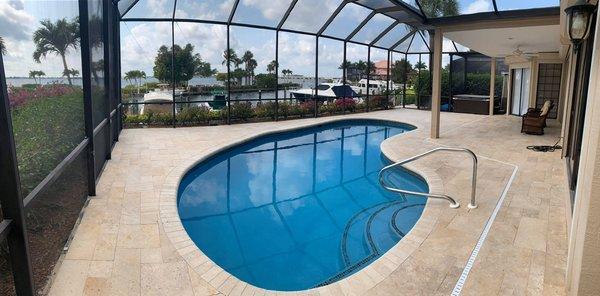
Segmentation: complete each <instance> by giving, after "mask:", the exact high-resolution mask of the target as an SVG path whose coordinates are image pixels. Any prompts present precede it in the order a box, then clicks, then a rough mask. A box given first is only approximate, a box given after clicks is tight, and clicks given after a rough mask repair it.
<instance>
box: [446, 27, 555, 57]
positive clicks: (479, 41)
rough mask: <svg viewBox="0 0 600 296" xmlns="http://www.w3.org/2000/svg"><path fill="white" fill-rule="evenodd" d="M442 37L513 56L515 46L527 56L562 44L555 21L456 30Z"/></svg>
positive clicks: (493, 54) (494, 54)
mask: <svg viewBox="0 0 600 296" xmlns="http://www.w3.org/2000/svg"><path fill="white" fill-rule="evenodd" d="M444 36H446V37H448V38H450V39H452V40H454V41H456V42H459V43H460V44H463V45H465V46H468V47H469V48H471V49H473V50H475V51H477V52H480V53H483V54H485V55H487V56H491V57H506V56H509V55H512V54H514V52H515V50H517V48H518V49H519V50H520V51H522V52H523V53H524V54H526V55H531V54H538V53H548V52H558V51H559V49H560V45H561V43H560V26H559V25H558V24H555V25H547V26H528V27H515V28H495V29H494V28H491V29H481V30H470V31H456V32H448V33H445V34H444ZM490 40H494V42H490Z"/></svg>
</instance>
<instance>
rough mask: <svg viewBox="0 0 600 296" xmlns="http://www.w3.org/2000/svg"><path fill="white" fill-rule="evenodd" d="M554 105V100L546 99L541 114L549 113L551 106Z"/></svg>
mask: <svg viewBox="0 0 600 296" xmlns="http://www.w3.org/2000/svg"><path fill="white" fill-rule="evenodd" d="M551 106H552V102H551V101H545V102H544V105H543V106H542V109H541V110H540V111H541V112H540V116H544V115H547V114H548V112H550V107H551Z"/></svg>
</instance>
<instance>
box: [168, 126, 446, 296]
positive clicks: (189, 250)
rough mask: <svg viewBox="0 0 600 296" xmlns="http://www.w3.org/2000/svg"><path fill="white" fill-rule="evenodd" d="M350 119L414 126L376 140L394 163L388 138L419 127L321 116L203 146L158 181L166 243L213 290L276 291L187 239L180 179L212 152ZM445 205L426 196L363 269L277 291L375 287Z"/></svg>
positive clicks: (439, 186)
mask: <svg viewBox="0 0 600 296" xmlns="http://www.w3.org/2000/svg"><path fill="white" fill-rule="evenodd" d="M352 120H375V121H387V122H392V123H394V124H404V125H409V126H412V127H414V128H415V129H413V130H411V131H407V132H405V133H402V134H399V135H396V136H393V137H390V138H388V139H386V140H385V141H384V142H382V143H381V151H382V153H383V155H384V156H385V157H386V158H388V159H390V160H392V161H398V160H400V159H398V157H397V156H395V155H394V153H393V151H392V147H390V146H391V145H386V142H387V143H389V140H390V139H393V138H396V137H403V136H404V137H406V136H407V135H409V134H410V133H412V132H414V131H416V130H418V127H417V125H414V124H410V123H407V122H402V121H397V120H388V119H385V120H382V119H378V118H369V117H349V118H331V119H327V120H322V121H319V122H306V123H301V124H299V125H297V126H293V127H275V128H272V129H270V130H265V131H261V132H257V133H255V134H252V135H248V136H247V137H243V138H240V139H238V140H236V141H232V142H231V143H227V144H224V145H217V146H215V147H212V148H211V149H208V150H206V151H204V152H202V153H198V154H196V155H194V156H191V157H188V158H186V159H184V160H181V163H180V164H178V165H176V166H175V167H174V168H173V169H171V171H170V172H169V173H168V175H167V177H166V178H165V180H164V182H163V186H162V188H161V190H160V194H159V219H160V221H161V223H162V227H163V230H164V232H165V234H166V236H167V237H168V239H169V241H170V242H171V244H172V245H173V247H174V248H175V250H176V251H177V253H178V254H179V255H180V256H181V257H182V258H183V259H184V261H186V263H187V264H188V266H189V267H190V268H192V269H193V270H194V271H196V272H197V273H198V275H199V276H200V277H201V278H202V279H203V280H205V281H206V282H207V283H208V284H209V285H211V286H212V287H213V288H214V289H215V290H216V291H218V292H220V293H222V294H224V295H229V294H237V295H242V292H244V295H246V293H248V292H249V291H250V292H251V293H248V295H253V294H255V292H256V291H258V292H263V293H264V294H269V293H273V294H274V293H276V292H280V291H271V290H265V289H263V288H259V287H256V286H253V285H251V284H248V283H246V282H244V281H242V280H239V279H237V278H236V277H235V276H233V275H231V274H229V273H228V272H227V271H226V270H224V269H222V268H221V267H220V266H219V265H217V264H216V263H214V262H213V261H212V260H211V259H210V258H208V257H207V256H206V255H205V254H204V253H203V252H202V251H201V250H200V249H199V248H198V247H197V246H196V245H195V243H194V242H193V241H192V239H191V238H190V237H189V235H188V234H187V232H186V231H185V229H184V227H183V224H182V222H181V219H180V217H179V212H178V207H177V199H178V189H179V185H180V182H181V180H182V179H183V178H184V177H185V175H186V174H187V173H188V171H189V170H190V169H193V168H194V167H195V166H196V165H198V164H199V163H200V162H202V161H205V160H207V159H209V158H211V157H213V156H215V155H216V154H217V153H220V152H222V151H224V150H227V149H229V148H232V147H235V146H237V145H240V144H244V143H247V142H249V141H252V140H254V139H256V138H259V137H263V136H268V135H272V134H277V133H285V132H291V131H295V130H299V129H304V128H310V127H315V126H319V125H323V124H329V123H335V122H339V121H352ZM406 168H407V169H409V170H410V171H412V172H413V173H415V174H417V175H418V176H420V177H421V178H423V179H424V180H425V181H426V182H427V184H428V186H429V190H430V192H442V191H443V183H442V180H441V178H440V177H439V175H438V174H437V173H436V172H435V171H434V170H431V169H429V168H427V167H424V166H422V165H419V164H417V163H412V164H410V165H408V166H406ZM444 205H445V204H444V203H443V202H442V201H440V200H434V199H428V200H427V203H426V205H425V208H424V209H423V212H422V214H421V217H420V218H419V220H418V221H417V223H416V224H415V225H414V226H413V228H412V229H411V230H410V231H409V232H408V233H407V234H406V236H405V237H404V238H403V239H401V240H400V241H399V242H398V243H397V244H396V245H394V246H393V247H392V248H390V249H389V250H388V251H387V252H385V253H384V254H383V255H382V256H381V257H379V258H378V259H376V260H375V261H373V262H372V263H371V264H369V265H367V266H366V267H364V268H362V269H361V270H359V271H358V272H356V273H355V274H353V275H351V276H349V277H346V278H344V279H342V280H340V281H337V282H335V283H332V284H329V285H326V286H323V287H318V288H313V289H308V290H303V291H294V292H289V291H281V292H283V293H286V294H287V293H291V294H297V295H315V294H323V295H329V294H334V295H337V294H339V293H340V292H341V293H342V294H345V295H350V294H363V293H364V292H366V291H368V290H369V289H371V288H373V287H375V286H376V285H377V284H379V283H380V282H381V281H383V280H384V279H385V278H387V277H388V276H389V275H390V274H391V273H392V272H393V271H394V270H396V269H398V268H399V267H400V265H401V264H402V263H403V262H404V261H405V260H406V259H407V258H408V257H409V256H410V255H411V254H412V253H413V252H414V251H415V250H417V248H418V247H419V246H420V245H421V243H422V242H423V241H424V240H425V239H426V238H427V236H428V235H429V233H431V231H432V230H433V228H434V226H435V224H436V222H437V219H438V217H439V214H440V211H441V210H442V208H444Z"/></svg>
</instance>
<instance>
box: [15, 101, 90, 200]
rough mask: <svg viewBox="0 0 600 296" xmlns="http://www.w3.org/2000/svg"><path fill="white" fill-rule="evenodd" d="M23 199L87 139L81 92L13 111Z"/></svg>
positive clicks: (31, 102) (26, 104)
mask: <svg viewBox="0 0 600 296" xmlns="http://www.w3.org/2000/svg"><path fill="white" fill-rule="evenodd" d="M12 122H13V131H14V135H15V142H16V148H17V159H18V162H19V174H20V177H21V188H22V190H23V196H27V194H29V192H31V190H32V189H33V188H35V186H37V185H38V184H39V183H40V181H42V180H43V179H44V178H45V177H46V176H47V175H48V174H49V173H50V171H52V170H53V169H54V168H55V167H56V166H57V165H58V164H59V163H60V162H61V161H62V160H63V159H64V158H65V156H67V154H69V153H70V152H71V151H72V150H73V149H74V148H75V147H76V146H77V145H78V144H79V143H80V142H81V141H82V140H83V138H84V137H85V132H84V121H83V94H82V92H81V90H75V91H74V92H72V93H69V94H66V95H62V96H58V97H48V98H40V99H36V100H32V101H30V102H27V103H25V104H23V105H20V106H17V107H15V108H14V109H13V110H12Z"/></svg>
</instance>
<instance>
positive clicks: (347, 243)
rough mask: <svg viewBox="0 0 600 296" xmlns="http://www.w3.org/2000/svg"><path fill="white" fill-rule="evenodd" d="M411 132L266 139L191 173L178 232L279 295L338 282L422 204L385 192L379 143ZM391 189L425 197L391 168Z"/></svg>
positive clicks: (309, 132) (339, 127) (385, 128)
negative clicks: (379, 178)
mask: <svg viewBox="0 0 600 296" xmlns="http://www.w3.org/2000/svg"><path fill="white" fill-rule="evenodd" d="M411 129H413V128H412V127H411V126H408V125H402V124H396V123H391V122H384V121H373V120H369V121H365V120H360V121H358V120H346V121H343V122H337V123H330V124H325V125H322V126H317V127H311V128H306V129H302V130H298V131H293V132H285V133H280V134H276V135H269V136H264V137H261V138H258V139H255V140H252V141H250V142H249V143H245V144H241V145H239V146H237V147H234V148H231V149H228V150H225V151H223V152H221V153H219V154H217V155H216V156H214V157H212V158H210V159H208V160H206V161H203V162H201V163H200V164H199V165H197V166H196V167H195V168H193V169H192V170H190V172H188V173H187V174H186V175H185V177H184V178H183V180H182V182H181V184H180V187H179V197H178V208H179V215H180V217H181V220H182V222H183V226H184V228H185V230H186V231H187V233H188V234H189V235H190V237H191V238H192V240H193V241H194V242H195V243H196V245H197V246H198V247H199V248H200V249H201V250H202V251H203V252H204V253H205V254H206V255H207V256H208V257H209V258H211V259H212V260H213V261H214V262H215V263H217V264H218V265H219V266H221V267H222V268H223V269H225V270H227V271H228V272H229V273H231V274H232V275H234V276H236V277H237V278H239V279H241V280H243V281H245V282H248V283H250V284H253V285H255V286H258V287H261V288H265V289H271V290H281V291H293V290H303V289H308V288H313V287H316V286H320V285H325V284H327V283H330V282H334V281H337V280H339V279H342V278H344V277H346V276H348V275H350V274H352V273H354V272H356V271H358V270H360V269H361V268H362V267H364V266H366V265H368V264H369V263H370V262H372V261H373V260H375V259H377V258H378V257H379V256H381V255H383V254H384V253H385V252H386V251H387V250H389V249H390V248H391V247H392V246H394V245H395V244H396V243H397V242H398V241H399V240H400V239H402V237H403V236H404V235H405V234H406V233H407V232H408V231H409V230H410V229H411V228H412V227H413V226H414V224H415V223H416V222H417V220H418V219H419V217H420V216H421V212H422V211H423V207H424V204H425V202H426V200H425V198H422V197H417V196H407V197H403V196H401V195H398V194H394V193H390V192H387V191H385V190H384V189H383V188H382V187H381V186H380V185H379V183H378V180H377V175H378V172H379V170H380V169H381V168H382V167H383V166H384V165H386V164H387V163H388V161H387V160H386V159H385V158H384V157H383V156H382V154H381V150H380V144H381V142H382V141H383V140H385V139H386V138H389V137H391V136H394V135H397V134H401V133H403V132H405V131H408V130H411ZM388 179H389V182H392V183H394V184H395V186H399V187H400V188H403V189H407V190H413V191H420V192H427V191H428V187H427V184H426V182H425V181H424V180H422V179H421V178H420V177H417V176H415V175H413V174H411V173H409V172H408V171H404V170H397V171H395V172H393V173H392V174H390V175H389V178H388Z"/></svg>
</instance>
